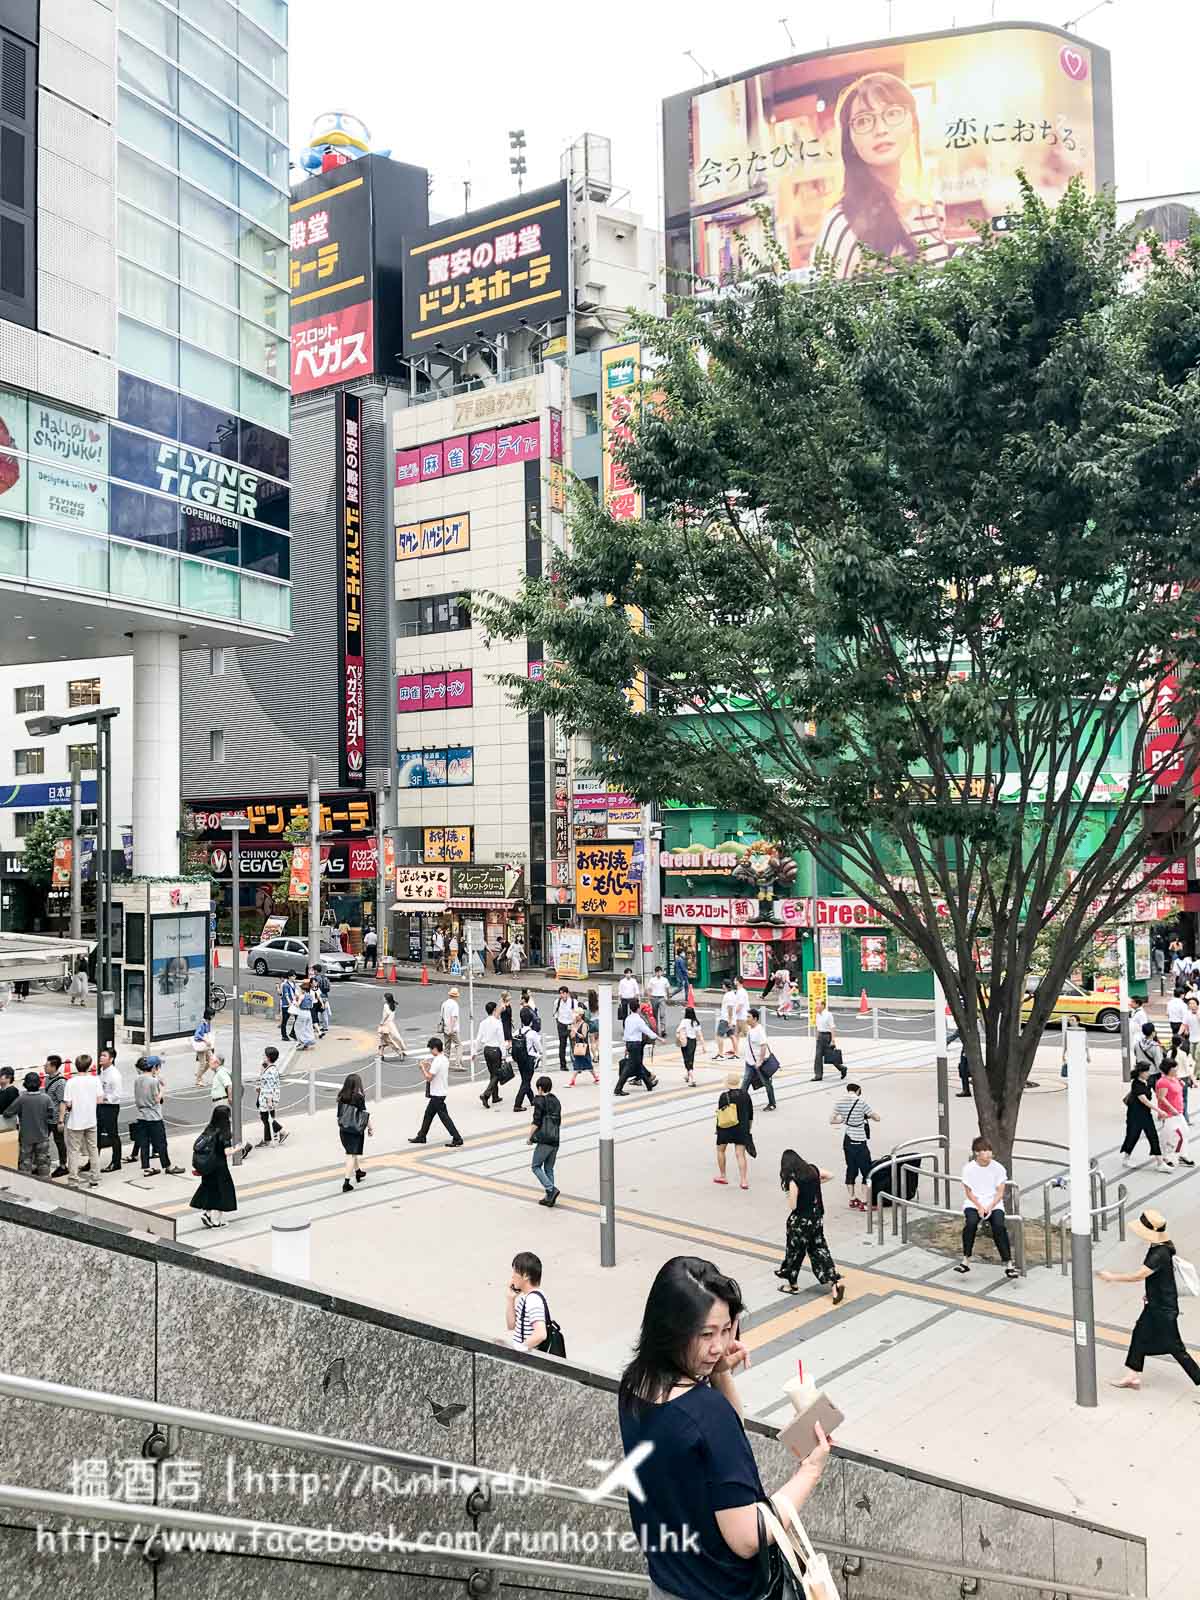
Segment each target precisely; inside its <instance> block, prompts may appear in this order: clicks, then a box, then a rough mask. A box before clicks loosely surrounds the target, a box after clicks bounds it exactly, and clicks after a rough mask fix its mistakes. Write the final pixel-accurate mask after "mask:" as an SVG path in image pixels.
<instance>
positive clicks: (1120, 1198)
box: [1046, 1183, 1129, 1278]
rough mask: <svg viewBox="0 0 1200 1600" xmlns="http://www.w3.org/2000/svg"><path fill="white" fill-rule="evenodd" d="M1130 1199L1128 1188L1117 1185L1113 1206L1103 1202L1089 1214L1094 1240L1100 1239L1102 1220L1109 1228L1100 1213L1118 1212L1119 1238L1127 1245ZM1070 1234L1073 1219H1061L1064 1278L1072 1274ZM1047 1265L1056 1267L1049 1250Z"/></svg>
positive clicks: (1060, 1237)
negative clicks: (1126, 1235) (1126, 1210)
mask: <svg viewBox="0 0 1200 1600" xmlns="http://www.w3.org/2000/svg"><path fill="white" fill-rule="evenodd" d="M1128 1197H1129V1191H1128V1190H1127V1189H1126V1187H1125V1185H1124V1184H1123V1183H1119V1184H1118V1185H1117V1198H1116V1200H1115V1201H1114V1202H1113V1204H1112V1205H1108V1204H1107V1203H1106V1202H1103V1201H1102V1202H1101V1204H1100V1205H1098V1206H1093V1207H1092V1210H1091V1212H1090V1213H1089V1215H1090V1216H1091V1219H1092V1238H1093V1240H1096V1241H1098V1240H1099V1237H1100V1234H1099V1224H1100V1221H1101V1220H1103V1225H1104V1227H1105V1228H1107V1227H1108V1218H1107V1216H1105V1217H1104V1218H1103V1219H1101V1218H1100V1217H1099V1216H1098V1213H1099V1212H1109V1211H1115V1212H1116V1216H1117V1238H1118V1240H1119V1241H1120V1242H1121V1244H1124V1243H1125V1202H1126V1200H1127V1199H1128ZM1070 1232H1071V1218H1070V1216H1065V1217H1063V1218H1061V1219H1060V1221H1059V1224H1058V1240H1059V1249H1060V1252H1061V1255H1062V1275H1063V1277H1064V1278H1065V1277H1067V1276H1068V1274H1069V1272H1070V1267H1069V1265H1068V1262H1067V1238H1068V1236H1069V1235H1070ZM1046 1265H1047V1266H1048V1267H1053V1265H1054V1263H1053V1261H1052V1260H1051V1252H1050V1251H1049V1250H1047V1252H1046Z"/></svg>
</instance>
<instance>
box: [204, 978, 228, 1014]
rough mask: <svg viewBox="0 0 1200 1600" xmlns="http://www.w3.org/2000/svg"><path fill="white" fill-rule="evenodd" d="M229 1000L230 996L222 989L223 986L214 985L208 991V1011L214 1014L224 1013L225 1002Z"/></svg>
mask: <svg viewBox="0 0 1200 1600" xmlns="http://www.w3.org/2000/svg"><path fill="white" fill-rule="evenodd" d="M228 999H229V996H228V994H226V992H225V990H224V989H222V987H221V985H220V984H219V983H214V984H212V985H211V986H210V988H209V991H208V1009H209V1010H210V1011H212V1012H217V1011H224V1009H225V1002H226V1001H227V1000H228Z"/></svg>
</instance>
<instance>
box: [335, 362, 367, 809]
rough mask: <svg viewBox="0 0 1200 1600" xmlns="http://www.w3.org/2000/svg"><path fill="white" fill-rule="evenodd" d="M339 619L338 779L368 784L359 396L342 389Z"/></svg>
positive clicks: (345, 785)
mask: <svg viewBox="0 0 1200 1600" xmlns="http://www.w3.org/2000/svg"><path fill="white" fill-rule="evenodd" d="M337 429H338V451H337V495H338V551H337V556H338V580H337V582H338V620H339V623H340V626H341V635H342V637H341V651H342V683H341V711H340V715H339V721H340V724H341V726H340V729H339V734H340V737H339V740H338V769H339V771H338V777H339V781H340V782H341V784H342V787H343V788H348V789H362V788H365V787H366V782H367V682H366V628H365V623H364V620H363V607H364V602H365V598H366V597H365V594H364V583H365V577H366V572H365V563H364V561H363V548H362V400H361V399H360V398H359V396H358V395H356V394H350V393H348V392H347V391H346V390H342V391H341V392H340V393H339V394H338V403H337Z"/></svg>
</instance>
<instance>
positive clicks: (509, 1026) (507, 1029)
mask: <svg viewBox="0 0 1200 1600" xmlns="http://www.w3.org/2000/svg"><path fill="white" fill-rule="evenodd" d="M496 1015H497V1016H498V1017H499V1018H500V1026H501V1027H502V1028H503V1029H504V1051H505V1054H506V1055H511V1054H512V1042H513V1015H512V995H511V994H509V992H508V990H507V989H505V990H504V992H503V993H502V994H501V996H500V1009H499V1010H498V1011H497V1012H496Z"/></svg>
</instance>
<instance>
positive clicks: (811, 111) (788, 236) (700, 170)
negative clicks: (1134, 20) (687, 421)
mask: <svg viewBox="0 0 1200 1600" xmlns="http://www.w3.org/2000/svg"><path fill="white" fill-rule="evenodd" d="M663 141H664V180H665V209H666V231H667V266H668V270H669V271H670V269H672V268H674V269H677V270H678V269H686V270H691V271H692V272H695V273H697V274H699V275H700V276H701V277H703V278H707V279H714V280H727V279H729V278H730V277H732V276H736V275H737V274H738V273H740V272H742V271H744V270H748V271H754V270H761V268H758V267H757V265H756V258H757V261H761V260H762V258H763V256H764V254H765V252H766V250H767V249H768V248H776V247H778V248H782V250H783V252H784V254H785V256H786V261H785V263H784V265H785V266H786V268H787V269H789V271H790V272H791V273H793V274H807V273H808V272H809V271H811V269H812V268H813V266H814V264H815V260H816V257H817V256H818V254H821V255H824V256H825V258H826V259H827V260H828V262H829V263H830V265H831V267H832V270H833V271H834V273H835V274H836V275H837V276H839V277H843V278H849V277H852V276H853V275H854V274H855V273H858V272H860V271H864V270H867V269H868V267H869V265H870V256H869V252H870V251H872V250H873V251H875V252H876V253H877V254H879V255H885V256H887V255H891V254H893V253H895V252H898V251H900V250H903V251H904V253H905V254H906V255H907V254H910V253H912V254H915V253H916V252H917V251H918V250H922V251H924V253H925V255H926V258H927V259H929V260H931V261H933V262H934V263H940V262H942V261H945V260H946V259H947V258H948V256H950V255H952V254H954V253H956V252H957V251H959V250H962V249H964V248H969V247H970V246H971V245H972V244H973V243H974V242H975V240H976V238H977V234H976V231H975V224H976V223H978V222H979V221H981V220H987V221H991V222H993V223H996V224H998V225H999V226H1000V227H1003V225H1004V223H1005V221H1006V219H1007V218H1008V217H1009V216H1011V215H1012V214H1013V213H1014V212H1017V211H1019V210H1020V208H1021V189H1020V180H1021V176H1022V175H1023V176H1024V177H1025V178H1027V180H1028V181H1029V183H1030V184H1031V185H1032V187H1033V189H1034V191H1035V193H1036V194H1037V195H1038V197H1039V198H1040V199H1041V200H1043V201H1044V202H1045V203H1046V204H1048V205H1055V204H1056V203H1057V202H1058V201H1059V200H1060V199H1061V198H1062V196H1063V193H1064V191H1065V190H1066V187H1067V184H1068V183H1069V182H1070V180H1071V179H1072V178H1076V177H1078V178H1081V179H1082V180H1083V183H1084V186H1085V187H1086V188H1087V189H1088V190H1095V189H1098V188H1101V187H1103V186H1105V185H1111V184H1112V182H1113V138H1112V88H1111V74H1110V65H1109V56H1108V52H1107V51H1105V50H1103V49H1101V48H1099V47H1098V46H1096V45H1089V44H1085V43H1083V41H1082V40H1079V39H1076V38H1074V37H1072V36H1070V35H1068V34H1066V33H1063V32H1061V31H1060V30H1058V29H1057V28H1052V27H1044V26H1038V25H1027V24H1020V25H1010V24H1005V25H1002V26H994V27H987V26H983V27H976V28H958V29H955V30H954V31H953V32H946V33H937V34H927V35H916V36H913V37H909V38H891V39H887V40H884V41H882V42H880V43H879V44H868V45H858V46H855V47H853V48H850V49H835V50H821V51H817V52H815V53H814V54H811V55H805V56H795V57H792V58H791V59H790V60H786V61H780V62H777V63H775V64H773V65H771V66H767V67H761V68H757V69H754V70H751V71H749V72H744V73H741V74H739V75H738V76H737V77H735V78H731V79H729V80H727V81H723V82H719V83H712V84H705V85H703V86H702V87H700V88H695V89H689V90H687V91H685V92H684V93H682V94H678V95H674V96H672V97H671V98H670V99H668V100H667V101H666V102H665V103H664V106H663ZM880 163H883V164H885V165H886V166H890V167H891V168H892V169H893V170H898V172H899V177H900V187H901V191H902V192H903V193H904V194H905V195H906V196H911V206H910V209H909V210H908V213H907V215H906V218H905V224H904V226H903V227H902V228H901V229H900V230H897V228H896V226H895V217H894V214H893V213H892V211H891V210H890V208H889V209H888V211H887V218H888V219H890V226H888V224H887V222H886V221H885V218H884V213H883V211H882V210H881V209H880V208H879V207H872V205H871V202H870V196H871V194H872V191H873V190H874V185H875V182H876V180H875V178H873V176H872V172H873V169H874V168H876V167H878V166H879V164H880ZM898 232H899V239H898V237H897V234H898ZM683 292H687V290H686V288H685V289H684V291H683Z"/></svg>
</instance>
